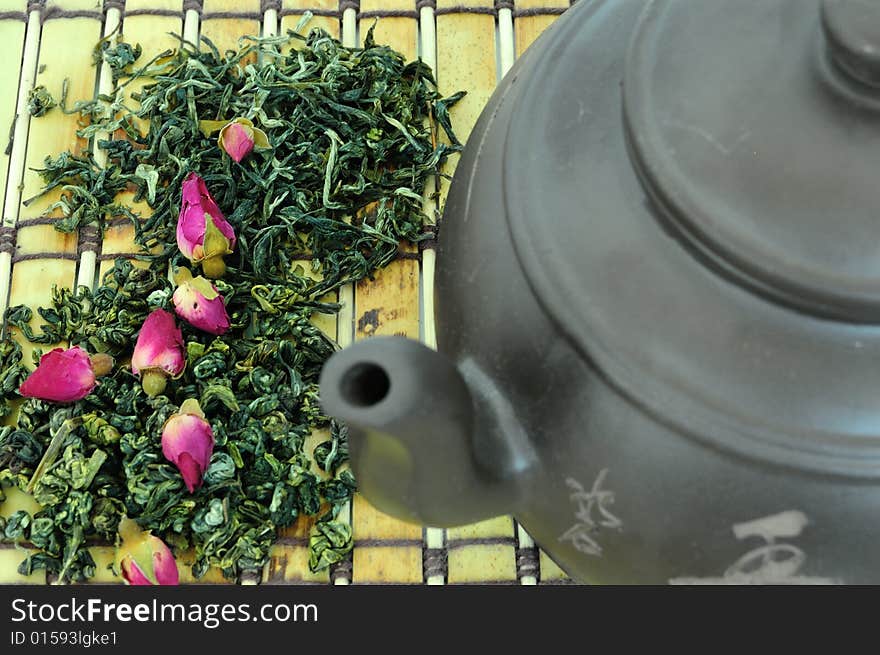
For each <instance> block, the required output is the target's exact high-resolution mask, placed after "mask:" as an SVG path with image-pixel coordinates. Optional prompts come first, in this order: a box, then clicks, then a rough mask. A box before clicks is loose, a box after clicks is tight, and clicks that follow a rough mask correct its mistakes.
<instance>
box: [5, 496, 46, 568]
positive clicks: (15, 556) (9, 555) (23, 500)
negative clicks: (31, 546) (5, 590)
mask: <svg viewBox="0 0 880 655" xmlns="http://www.w3.org/2000/svg"><path fill="white" fill-rule="evenodd" d="M3 493H4V494H5V495H6V500H5V501H3V502H2V503H0V516H2V517H3V518H7V519H8V518H9V517H10V516H12V514H14V513H15V512H17V511H19V510H25V511H26V512H28V513H29V514H31V515H33V514H34V513H35V512H37V511H39V509H40V506H39V505H38V504H37V503H36V501H34V499H33V497H32V496H29V495H27V494H25V493H24V492H22V491H19V490H18V489H17V488H14V487H13V488H9V489H3ZM27 553H28V551H27V550H25V549H24V548H22V547H20V546H19V547H17V546H15V545H14V544H9V543H0V584H43V583H45V582H46V572H45V571H43V570H42V569H40V570H39V571H35V572H34V573H31V574H30V575H22V574H20V573H19V572H18V566H19V564H21V563H22V562H23V561H24V559H25V557H26V556H27Z"/></svg>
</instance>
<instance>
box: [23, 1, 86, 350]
mask: <svg viewBox="0 0 880 655" xmlns="http://www.w3.org/2000/svg"><path fill="white" fill-rule="evenodd" d="M48 6H49V7H50V8H51V7H58V8H59V9H62V10H77V11H89V10H92V11H94V10H95V3H94V2H92V1H91V0H63V1H59V2H50V3H48ZM100 38H101V14H100V12H95V13H94V15H88V16H82V17H77V18H57V19H49V20H47V21H46V22H45V23H44V25H43V28H42V33H41V36H40V54H39V60H38V64H39V68H38V74H37V77H36V84H38V85H39V84H42V85H44V86H45V87H46V89H47V90H48V91H49V92H50V93H51V94H52V96H53V97H54V98H55V99H56V100H59V101H60V97H61V89H62V85H63V83H64V81H65V79H66V80H69V89H68V97H67V104H68V106H72V105H73V104H74V103H75V102H77V101H80V100H91V99H92V98H93V97H94V90H95V80H96V70H95V68H94V67H93V66H92V49H93V48H94V46H95V44H96V43H97V42H98V40H99V39H100ZM77 129H78V116H76V115H75V114H71V115H67V114H64V113H63V112H62V111H61V110H60V108H57V107H56V108H54V109H51V110H50V111H49V112H47V113H46V114H45V115H43V116H41V117H38V118H32V119H31V122H30V129H29V131H28V139H27V154H26V156H25V172H24V177H23V182H22V185H23V186H22V200H23V201H26V200H27V199H29V198H32V197H34V196H36V195H38V194H39V192H40V190H41V189H42V186H43V182H42V179H41V178H40V176H39V173H37V172H36V171H34V170H32V169H39V168H41V167H42V166H43V162H44V160H45V158H46V157H48V156H52V157H54V156H56V155H58V154H60V153H61V152H64V151H65V150H69V149H73V150H74V151H75V152H77V153H82V152H84V151H85V150H86V149H87V148H88V147H89V144H88V142H87V141H86V140H84V139H80V138H78V137H77V136H76V131H77ZM60 195H61V193H60V190H56V191H54V192H52V193H49V194H46V195H45V196H43V197H41V198H38V199H36V200H34V201H33V202H31V203H28V205H27V206H25V205H24V202H22V206H21V208H20V213H19V221H22V220H26V219H33V218H39V217H46V216H55V217H57V216H58V212H57V211H54V212H50V211H49V209H48V208H49V207H50V205H51V204H52V203H53V202H55V201H56V200H58V198H59V197H60ZM18 239H19V245H21V246H23V248H22V249H21V250H19V255H26V254H31V255H33V254H37V253H47V256H48V257H56V258H54V259H34V260H31V261H20V262H18V263H16V264H15V265H14V266H13V268H12V279H11V282H10V292H9V304H10V305H18V304H26V305H30V306H31V307H34V308H36V307H39V306H45V305H47V304H48V303H49V301H50V299H51V292H52V285H58V286H67V287H71V286H73V283H74V280H75V273H76V241H77V240H76V236H75V235H67V236H65V235H60V234H58V233H57V232H56V231H55V230H54V229H53V228H52V227H51V226H45V225H44V226H33V227H29V228H25V227H23V228H22V229H21V230H20V231H19V235H18ZM31 249H35V250H36V252H33V250H31ZM58 254H63V255H64V256H66V257H68V259H59V258H57V255H58ZM41 320H42V319H41V318H40V317H39V316H37V315H36V313H35V317H34V319H33V320H32V326H33V327H34V328H36V327H37V326H38V325H39V323H40V322H41ZM18 338H19V340H20V341H21V342H22V347H23V350H24V352H25V358H26V360H27V361H30V353H31V351H32V350H33V346H32V345H31V344H30V343H29V342H27V341H26V340H24V339H22V338H21V337H20V336H18Z"/></svg>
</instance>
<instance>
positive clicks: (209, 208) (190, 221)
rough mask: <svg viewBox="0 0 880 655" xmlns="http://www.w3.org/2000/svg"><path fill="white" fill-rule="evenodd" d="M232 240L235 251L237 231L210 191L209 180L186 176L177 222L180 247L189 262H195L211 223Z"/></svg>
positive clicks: (190, 175) (193, 175)
mask: <svg viewBox="0 0 880 655" xmlns="http://www.w3.org/2000/svg"><path fill="white" fill-rule="evenodd" d="M209 217H210V220H211V222H212V223H213V224H214V225H215V226H216V227H217V229H218V230H220V232H221V233H222V234H223V235H224V236H225V237H226V239H227V240H228V241H229V249H230V250H232V249H234V248H235V231H234V230H233V229H232V225H230V224H229V222H228V221H227V220H226V217H225V216H224V215H223V212H221V211H220V208H219V207H218V206H217V203H216V202H215V201H214V198H213V197H211V194H210V193H209V192H208V187H207V186H206V185H205V181H204V180H203V179H202V178H201V177H199V176H198V175H197V174H196V173H190V174H189V175H187V176H186V178H185V179H184V181H183V185H182V187H181V206H180V215H179V216H178V219H177V247H178V248H179V249H180V252H181V253H183V255H184V256H185V257H186V258H187V259H191V260H192V259H193V256H194V254H195V250H196V247H197V246H200V245H202V244H203V243H204V240H205V230H206V228H207V220H208V218H209Z"/></svg>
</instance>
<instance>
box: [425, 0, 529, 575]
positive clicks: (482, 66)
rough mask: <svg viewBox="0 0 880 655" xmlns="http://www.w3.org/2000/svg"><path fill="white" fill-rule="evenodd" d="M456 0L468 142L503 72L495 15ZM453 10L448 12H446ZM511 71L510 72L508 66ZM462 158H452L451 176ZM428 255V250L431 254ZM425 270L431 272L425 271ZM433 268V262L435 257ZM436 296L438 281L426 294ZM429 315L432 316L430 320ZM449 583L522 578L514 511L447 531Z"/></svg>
mask: <svg viewBox="0 0 880 655" xmlns="http://www.w3.org/2000/svg"><path fill="white" fill-rule="evenodd" d="M469 4H471V6H474V7H481V8H492V7H493V6H494V3H493V0H473V2H472V3H469ZM458 7H459V5H458V3H457V2H456V1H455V0H438V1H437V10H438V11H443V12H444V13H443V14H442V15H438V16H437V17H436V38H437V81H438V83H439V84H440V86H441V88H442V89H443V91H444V92H445V93H451V92H454V91H458V90H459V89H464V90H466V91H467V92H468V94H467V96H465V97H464V98H463V99H462V100H461V101H460V102H459V103H458V104H456V105H455V106H454V107H453V108H452V109H451V110H450V116H451V119H452V125H453V127H454V128H455V131H456V135H457V136H458V138H459V139H460V140H461V141H462V142H466V139H467V137H468V136H469V135H470V133H471V131H472V129H473V127H474V124H475V123H476V121H477V118H478V117H479V115H480V113H481V112H482V111H483V108H484V107H485V106H486V102H487V101H488V100H489V97H490V96H491V95H492V92H493V90H494V88H495V84H496V81H497V79H498V78H499V77H500V75H501V71H500V70H498V69H497V67H496V56H495V49H494V48H492V47H491V46H490V45H489V44H492V43H494V42H495V20H494V18H493V17H492V16H491V15H487V14H478V13H468V12H461V11H459V10H458ZM446 12H448V13H446ZM509 36H510V35H509V34H507V35H505V36H502V35H501V34H499V47H502V49H505V50H506V53H505V54H503V56H502V57H500V59H502V60H503V62H504V65H509V64H510V63H511V58H510V54H511V53H510V50H511V47H510V39H509ZM505 72H506V71H505ZM457 161H458V158H457V157H456V158H455V159H452V158H451V159H450V161H449V163H448V164H447V166H446V168H445V172H446V173H447V174H448V175H452V173H453V172H454V170H455V166H456V164H457ZM448 191H449V181H448V180H446V179H441V180H440V204H441V207H442V205H443V202H444V201H445V198H446V195H447V193H448ZM426 254H427V253H426ZM423 273H424V274H426V273H425V271H423ZM431 273H433V262H431ZM423 295H424V297H425V298H428V297H430V296H433V284H431V286H430V287H429V288H427V289H425V293H424V294H423ZM426 320H427V319H426ZM446 542H447V548H448V549H449V556H448V574H447V580H448V583H449V584H459V583H468V582H489V581H491V582H513V581H515V580H516V579H517V575H516V557H515V544H516V539H515V533H514V522H513V520H512V519H511V517H509V516H502V517H497V518H494V519H489V520H487V521H482V522H480V523H476V524H473V525H468V526H463V527H459V528H452V529H449V530H447V531H446Z"/></svg>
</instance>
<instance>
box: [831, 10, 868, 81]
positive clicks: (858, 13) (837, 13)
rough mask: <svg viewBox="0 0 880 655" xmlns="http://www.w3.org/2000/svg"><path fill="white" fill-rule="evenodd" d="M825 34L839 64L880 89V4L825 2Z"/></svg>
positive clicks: (858, 78)
mask: <svg viewBox="0 0 880 655" xmlns="http://www.w3.org/2000/svg"><path fill="white" fill-rule="evenodd" d="M822 30H823V32H824V33H825V37H826V39H827V40H828V47H829V49H830V51H831V56H832V58H833V59H834V61H835V63H837V65H838V66H840V68H841V69H843V70H844V71H845V72H846V73H847V74H848V75H850V76H851V77H853V78H855V79H856V80H858V81H859V82H862V83H863V84H867V85H869V86H872V87H878V88H880V1H878V0H822Z"/></svg>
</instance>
